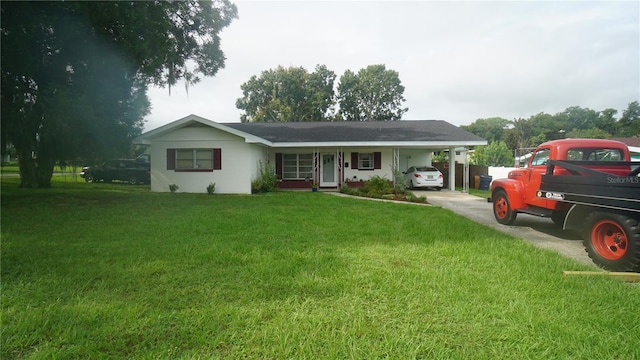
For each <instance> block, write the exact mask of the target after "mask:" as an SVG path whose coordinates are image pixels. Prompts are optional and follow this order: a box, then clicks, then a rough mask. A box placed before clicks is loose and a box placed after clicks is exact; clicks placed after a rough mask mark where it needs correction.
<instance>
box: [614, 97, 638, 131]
mask: <svg viewBox="0 0 640 360" xmlns="http://www.w3.org/2000/svg"><path fill="white" fill-rule="evenodd" d="M617 136H621V137H626V136H640V104H639V103H638V102H637V101H634V102H630V103H629V105H628V106H627V108H626V109H625V110H624V111H623V112H622V117H621V118H620V121H619V128H618V134H617Z"/></svg>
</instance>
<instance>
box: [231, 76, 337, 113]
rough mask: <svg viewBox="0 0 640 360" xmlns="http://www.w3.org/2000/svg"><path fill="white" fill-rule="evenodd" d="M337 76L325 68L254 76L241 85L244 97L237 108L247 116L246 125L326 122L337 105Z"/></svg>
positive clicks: (237, 102)
mask: <svg viewBox="0 0 640 360" xmlns="http://www.w3.org/2000/svg"><path fill="white" fill-rule="evenodd" d="M335 78H336V75H335V73H334V72H333V71H331V70H329V69H327V67H326V66H324V65H318V66H316V69H315V72H313V73H311V74H309V73H308V72H307V70H306V69H304V68H303V67H288V68H284V67H282V66H278V68H276V69H275V70H273V69H269V70H267V71H263V72H262V74H261V75H260V77H259V78H258V77H256V76H255V75H254V76H252V77H251V78H250V79H249V81H247V82H245V83H244V84H242V85H241V86H240V88H241V89H242V94H243V97H242V98H240V99H238V100H237V101H236V107H237V108H238V109H240V110H243V111H244V112H245V113H244V114H243V115H242V116H241V121H242V122H283V121H284V122H298V121H324V120H328V119H330V118H331V115H332V106H333V105H334V103H335V100H334V94H333V82H334V80H335Z"/></svg>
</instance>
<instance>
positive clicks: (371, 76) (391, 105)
mask: <svg viewBox="0 0 640 360" xmlns="http://www.w3.org/2000/svg"><path fill="white" fill-rule="evenodd" d="M403 95H404V86H402V83H401V82H400V76H399V74H398V72H397V71H394V70H387V69H386V67H385V66H384V65H369V66H367V67H366V68H364V69H360V71H358V73H357V74H354V73H353V72H352V71H351V70H347V71H345V73H344V75H342V77H340V84H339V85H338V99H339V104H340V115H341V117H342V119H343V120H345V121H389V120H400V119H402V115H403V114H404V113H406V112H407V111H408V110H409V109H408V108H403V107H402V103H403V102H404V101H405V99H404V96H403Z"/></svg>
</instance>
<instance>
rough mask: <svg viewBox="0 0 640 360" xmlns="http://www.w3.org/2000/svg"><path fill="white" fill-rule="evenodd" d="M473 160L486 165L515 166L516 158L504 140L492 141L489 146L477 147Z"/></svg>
mask: <svg viewBox="0 0 640 360" xmlns="http://www.w3.org/2000/svg"><path fill="white" fill-rule="evenodd" d="M473 162H474V163H475V164H477V165H484V166H513V162H514V159H513V153H512V152H511V150H509V148H508V147H507V144H506V143H505V142H504V141H492V142H490V143H489V144H488V145H487V146H478V147H477V148H476V150H475V151H474V153H473Z"/></svg>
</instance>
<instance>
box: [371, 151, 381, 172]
mask: <svg viewBox="0 0 640 360" xmlns="http://www.w3.org/2000/svg"><path fill="white" fill-rule="evenodd" d="M373 168H374V169H382V153H379V152H374V153H373Z"/></svg>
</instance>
